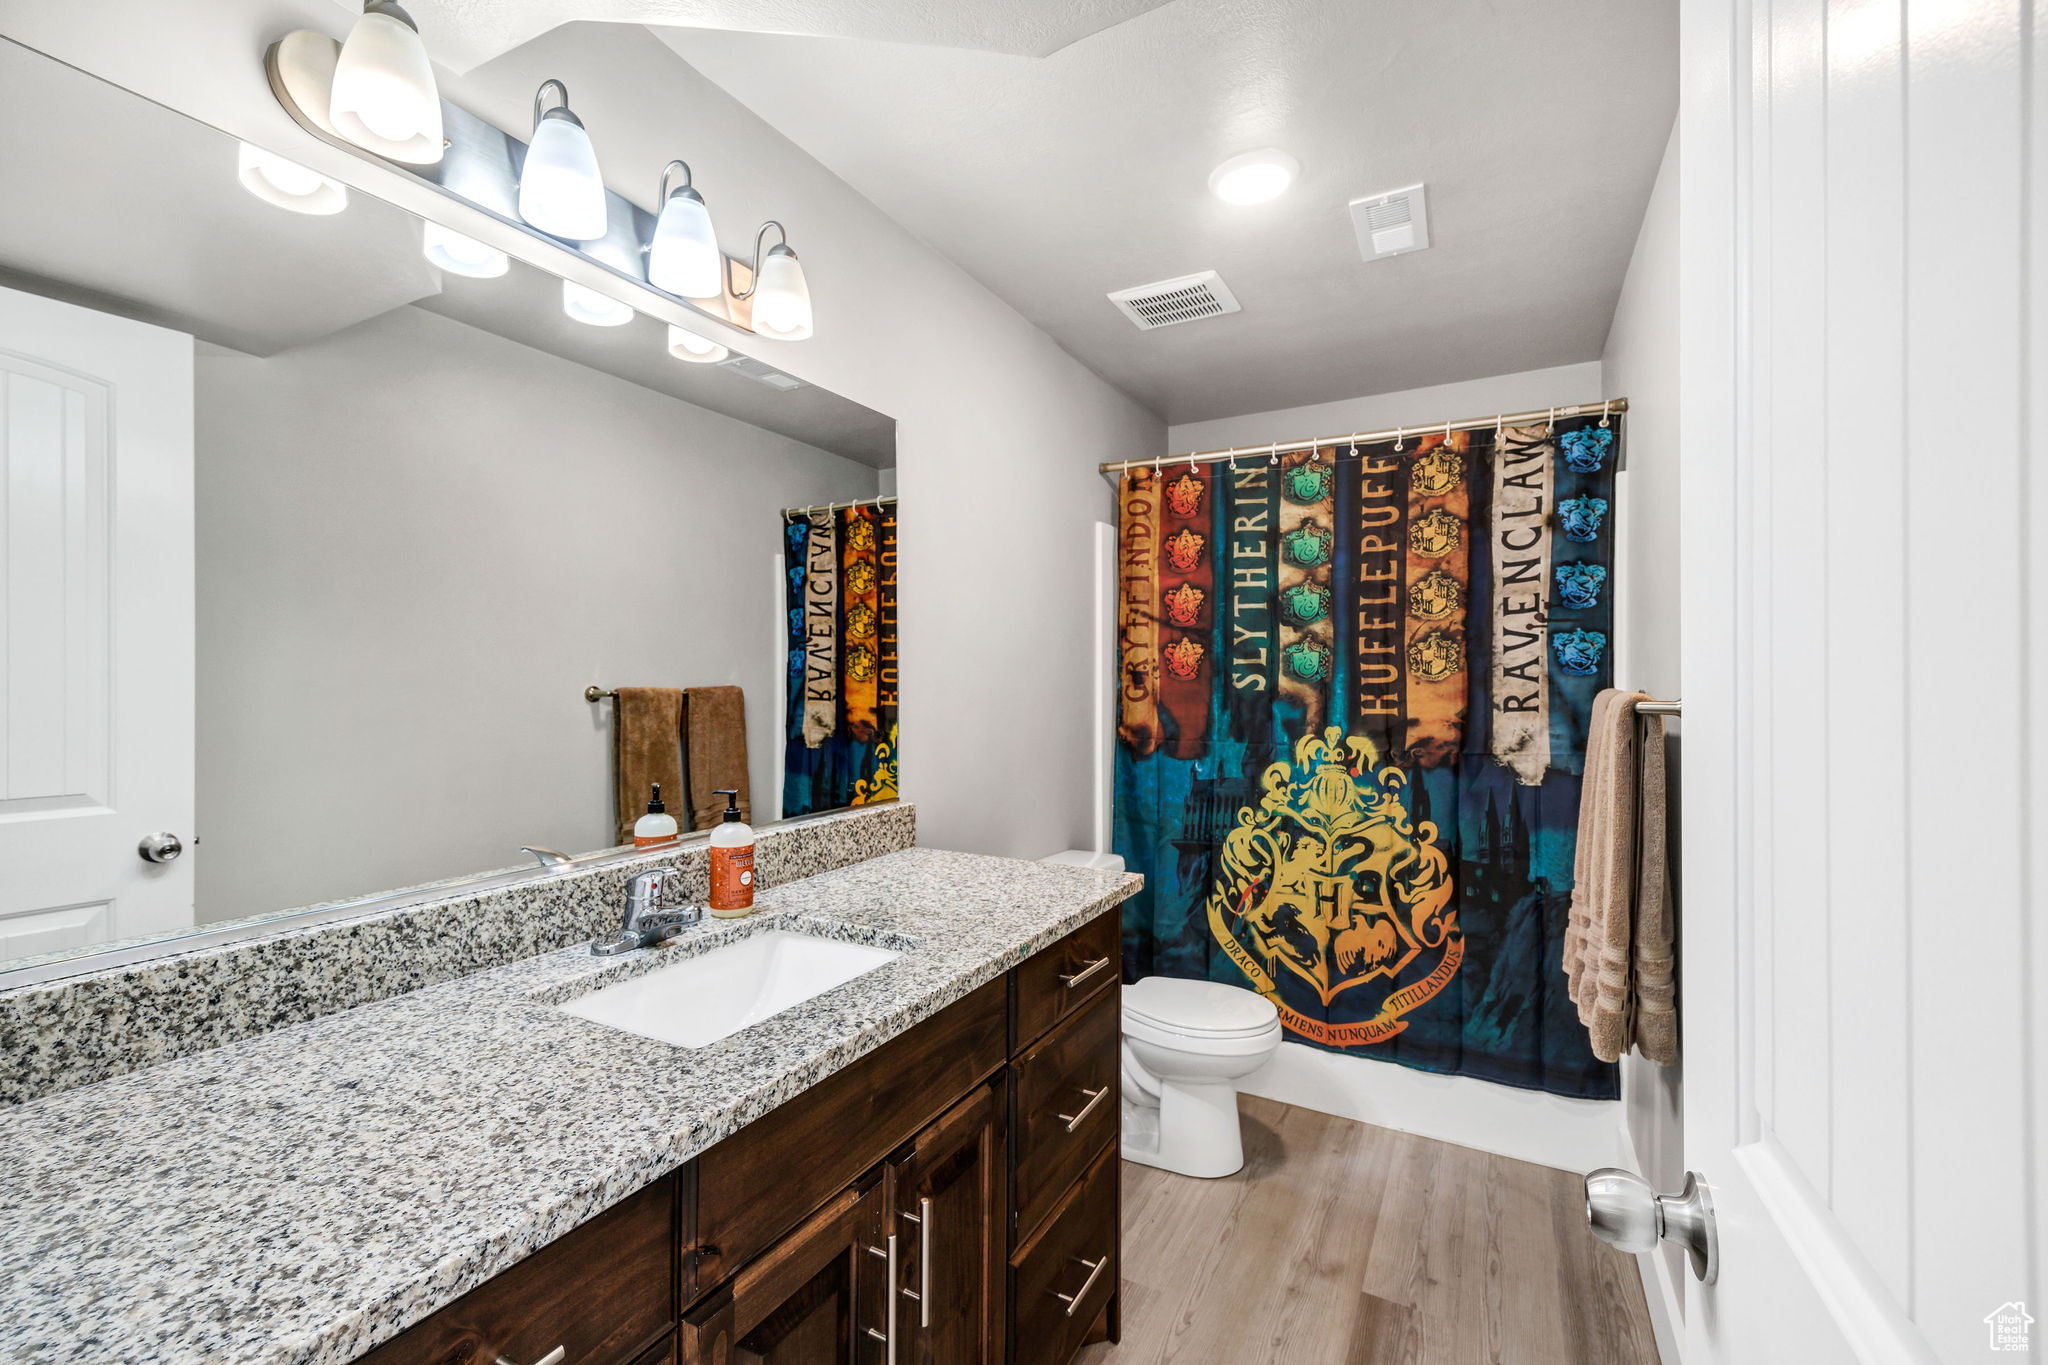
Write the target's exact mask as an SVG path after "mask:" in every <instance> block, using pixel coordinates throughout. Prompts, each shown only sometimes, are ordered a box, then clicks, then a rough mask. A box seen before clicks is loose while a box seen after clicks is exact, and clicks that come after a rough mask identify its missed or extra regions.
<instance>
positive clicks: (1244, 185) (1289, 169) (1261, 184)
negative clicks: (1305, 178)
mask: <svg viewBox="0 0 2048 1365" xmlns="http://www.w3.org/2000/svg"><path fill="white" fill-rule="evenodd" d="M1300 174H1301V163H1300V162H1299V161H1296V160H1295V159H1294V158H1293V157H1291V156H1289V155H1288V154H1287V153H1285V152H1283V151H1279V150H1277V149H1275V148H1272V147H1268V148H1266V149H1265V150H1263V151H1257V152H1246V153H1245V154H1244V155H1242V156H1234V157H1232V158H1230V160H1228V161H1226V162H1224V163H1223V164H1222V165H1221V166H1218V167H1217V168H1216V169H1215V170H1213V171H1211V172H1209V192H1210V193H1211V194H1214V195H1215V196H1216V197H1217V198H1218V199H1221V200H1222V201H1223V202H1224V203H1226V204H1263V203H1265V202H1266V201H1267V200H1268V199H1278V198H1279V197H1280V196H1281V195H1283V194H1285V193H1287V187H1288V186H1289V185H1292V184H1293V183H1294V177H1295V176H1297V175H1300Z"/></svg>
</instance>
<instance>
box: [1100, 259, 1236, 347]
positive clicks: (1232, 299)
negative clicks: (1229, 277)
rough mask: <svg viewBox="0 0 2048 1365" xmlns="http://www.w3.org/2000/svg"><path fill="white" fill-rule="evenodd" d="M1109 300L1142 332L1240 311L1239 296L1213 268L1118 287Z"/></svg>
mask: <svg viewBox="0 0 2048 1365" xmlns="http://www.w3.org/2000/svg"><path fill="white" fill-rule="evenodd" d="M1109 301H1110V302H1111V303H1113V304H1115V305H1116V306H1117V308H1118V309H1119V310H1120V311H1121V312H1122V313H1123V315H1124V316H1125V317H1127V318H1129V319H1130V320H1131V321H1132V322H1134V323H1136V324H1137V325H1138V330H1139V331H1141V332H1150V331H1152V330H1154V329H1155V328H1159V327H1171V326H1173V325H1174V324H1175V323H1176V322H1199V321H1201V320H1202V319H1203V318H1220V317H1222V316H1223V315H1224V314H1225V313H1235V312H1237V311H1238V306H1237V298H1236V296H1235V295H1233V294H1232V293H1231V292H1230V287H1229V286H1228V285H1226V284H1224V283H1223V277H1222V276H1220V275H1218V274H1217V273H1216V272H1215V271H1213V270H1204V271H1203V272H1202V273H1201V274H1199V275H1182V276H1181V277H1180V278H1179V279H1174V280H1161V281H1159V283H1157V284H1141V285H1139V286H1138V287H1137V288H1136V289H1119V290H1117V291H1116V292H1115V293H1114V294H1111V295H1110V296H1109Z"/></svg>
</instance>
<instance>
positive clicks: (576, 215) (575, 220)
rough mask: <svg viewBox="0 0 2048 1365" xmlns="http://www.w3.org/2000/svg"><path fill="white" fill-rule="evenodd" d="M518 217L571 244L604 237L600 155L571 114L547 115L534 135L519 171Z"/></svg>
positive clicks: (562, 111) (550, 112)
mask: <svg viewBox="0 0 2048 1365" xmlns="http://www.w3.org/2000/svg"><path fill="white" fill-rule="evenodd" d="M519 216H520V217H521V218H524V219H525V220H526V221H527V222H529V223H531V224H533V225H534V226H535V227H537V228H539V229H540V230H541V231H542V232H545V233H547V234H549V235H550V236H554V237H566V238H568V239H570V240H571V241H577V242H588V241H593V240H595V239H596V238H599V237H602V236H604V234H605V204H604V178H603V176H601V175H600V174H599V173H598V169H597V151H596V149H595V148H593V147H592V146H591V145H590V134H588V133H586V132H584V131H583V125H582V124H581V123H578V122H577V121H576V117H575V115H573V114H571V113H570V112H569V111H568V110H567V109H550V110H548V112H547V113H546V114H545V115H543V116H542V118H541V121H540V123H539V124H538V125H537V126H535V128H534V130H533V145H532V146H531V147H528V148H527V149H526V165H525V166H524V167H523V168H522V169H521V170H520V172H519Z"/></svg>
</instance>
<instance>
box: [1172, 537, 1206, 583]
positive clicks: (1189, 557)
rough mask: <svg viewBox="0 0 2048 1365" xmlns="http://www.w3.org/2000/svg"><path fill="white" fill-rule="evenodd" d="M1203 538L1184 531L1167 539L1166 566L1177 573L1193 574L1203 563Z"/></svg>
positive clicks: (1204, 541)
mask: <svg viewBox="0 0 2048 1365" xmlns="http://www.w3.org/2000/svg"><path fill="white" fill-rule="evenodd" d="M1206 543H1207V540H1206V538H1205V537H1203V536H1198V535H1196V534H1195V533H1194V532H1193V531H1188V530H1182V531H1178V532H1176V533H1174V534H1173V535H1170V536H1168V537H1167V538H1166V565H1167V567H1168V568H1170V569H1172V570H1173V571H1174V572H1175V573H1193V572H1194V571H1195V568H1196V567H1197V566H1198V565H1200V564H1201V562H1202V546H1203V545H1204V544H1206Z"/></svg>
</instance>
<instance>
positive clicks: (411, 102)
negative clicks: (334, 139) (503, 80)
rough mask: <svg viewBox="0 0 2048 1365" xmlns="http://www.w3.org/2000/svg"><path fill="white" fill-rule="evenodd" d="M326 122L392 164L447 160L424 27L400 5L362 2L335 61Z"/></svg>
mask: <svg viewBox="0 0 2048 1365" xmlns="http://www.w3.org/2000/svg"><path fill="white" fill-rule="evenodd" d="M327 118H328V121H329V122H330V123H332V124H333V125H334V130H335V131H336V132H338V133H340V134H341V135H342V136H343V137H345V138H347V139H348V140H349V141H350V142H353V143H355V144H356V146H358V147H363V148H366V149H368V150H369V151H373V152H375V153H376V154H377V155H379V156H382V157H389V158H390V159H391V160H393V161H403V162H405V163H407V164H408V165H413V166H432V165H436V164H438V163H439V162H440V160H441V148H442V145H443V144H442V140H441V91H440V89H439V87H438V86H436V85H435V84H434V68H433V65H432V64H431V63H430V62H428V60H427V45H426V44H425V43H423V42H421V41H420V26H419V25H418V24H416V23H414V22H413V19H412V16H411V15H410V14H407V13H406V12H405V10H404V9H403V8H402V7H401V6H400V5H399V4H398V3H397V0H364V4H363V17H362V18H360V19H358V20H356V26H355V27H354V28H353V29H351V30H349V35H348V41H347V42H345V43H343V44H342V45H341V56H340V57H338V58H337V59H336V60H335V63H334V88H333V91H332V93H331V94H330V95H329V96H328V102H327Z"/></svg>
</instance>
